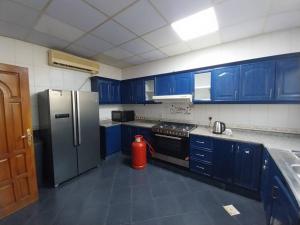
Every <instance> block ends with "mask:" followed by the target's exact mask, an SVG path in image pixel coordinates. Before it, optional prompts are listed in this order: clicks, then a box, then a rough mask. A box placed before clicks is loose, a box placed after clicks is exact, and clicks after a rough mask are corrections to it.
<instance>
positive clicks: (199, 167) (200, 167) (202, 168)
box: [196, 166, 204, 170]
mask: <svg viewBox="0 0 300 225" xmlns="http://www.w3.org/2000/svg"><path fill="white" fill-rule="evenodd" d="M196 167H197V168H198V169H201V170H204V167H202V166H196Z"/></svg>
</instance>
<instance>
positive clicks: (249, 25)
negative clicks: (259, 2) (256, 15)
mask: <svg viewBox="0 0 300 225" xmlns="http://www.w3.org/2000/svg"><path fill="white" fill-rule="evenodd" d="M264 22H265V18H261V19H258V20H250V21H247V22H244V23H239V24H237V25H233V26H229V27H225V28H223V29H221V30H220V34H221V41H222V42H229V41H234V40H238V39H242V38H246V37H251V36H254V35H258V34H260V33H262V32H263V27H264Z"/></svg>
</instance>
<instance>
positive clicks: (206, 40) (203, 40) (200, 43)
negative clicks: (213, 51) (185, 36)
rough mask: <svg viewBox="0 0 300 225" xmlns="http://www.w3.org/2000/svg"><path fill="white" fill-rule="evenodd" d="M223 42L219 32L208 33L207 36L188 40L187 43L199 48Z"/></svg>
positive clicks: (195, 48) (192, 47) (193, 47)
mask: <svg viewBox="0 0 300 225" xmlns="http://www.w3.org/2000/svg"><path fill="white" fill-rule="evenodd" d="M220 43H221V40H220V34H219V32H215V33H212V34H208V35H206V36H203V37H200V38H196V39H193V40H191V41H187V42H186V44H187V45H188V46H189V48H191V49H192V50H197V49H201V48H206V47H209V46H213V45H218V44H220Z"/></svg>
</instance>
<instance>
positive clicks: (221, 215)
mask: <svg viewBox="0 0 300 225" xmlns="http://www.w3.org/2000/svg"><path fill="white" fill-rule="evenodd" d="M163 165H165V164H164V163H161V162H157V161H156V162H153V163H151V164H148V167H147V168H146V169H145V170H142V171H136V170H133V169H131V168H130V167H129V160H128V158H126V157H124V156H121V155H116V156H113V157H111V158H110V159H108V160H106V161H105V162H104V163H103V164H102V165H101V166H100V167H99V168H97V169H94V170H92V171H90V172H88V173H87V174H85V175H83V176H81V177H79V178H76V179H74V180H72V181H70V182H68V183H66V184H64V185H62V186H60V187H59V188H57V189H41V190H40V192H41V193H40V200H39V202H38V203H36V204H34V205H32V206H30V207H27V208H25V209H23V210H21V211H20V212H18V213H16V214H14V215H12V216H10V217H8V218H6V219H5V220H2V221H1V222H0V224H1V225H3V224H7V225H8V224H9V225H23V224H24V225H73V224H74V225H104V224H107V225H117V224H136V225H137V224H139V225H141V224H149V225H156V224H161V225H169V224H170V225H177V224H178V225H196V224H197V225H201V224H202V225H215V224H218V225H265V219H264V212H263V208H262V204H261V203H260V202H257V201H255V200H251V199H248V198H245V197H242V196H240V195H237V194H233V193H231V192H228V191H224V190H222V189H219V188H217V187H214V186H211V185H207V184H205V183H203V182H200V181H198V180H196V179H194V178H192V177H190V176H188V174H189V173H187V172H183V171H182V170H181V169H178V168H174V167H173V166H167V167H165V166H163ZM227 204H233V205H234V206H235V207H236V208H237V209H238V210H239V211H240V212H241V214H240V215H238V216H234V217H231V216H229V215H228V214H227V213H226V212H225V211H224V209H223V208H222V205H227Z"/></svg>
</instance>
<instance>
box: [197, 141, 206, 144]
mask: <svg viewBox="0 0 300 225" xmlns="http://www.w3.org/2000/svg"><path fill="white" fill-rule="evenodd" d="M196 142H197V143H199V144H204V143H205V142H204V141H196Z"/></svg>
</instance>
